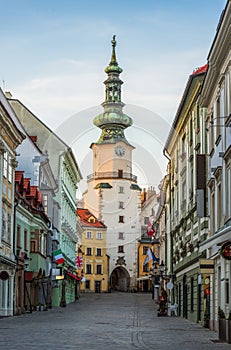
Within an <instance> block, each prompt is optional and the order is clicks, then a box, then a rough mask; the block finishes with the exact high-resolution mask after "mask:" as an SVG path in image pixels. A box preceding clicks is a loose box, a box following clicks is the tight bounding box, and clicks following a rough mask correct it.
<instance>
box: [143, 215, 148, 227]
mask: <svg viewBox="0 0 231 350" xmlns="http://www.w3.org/2000/svg"><path fill="white" fill-rule="evenodd" d="M148 221H149V217H148V216H145V218H144V225H148Z"/></svg>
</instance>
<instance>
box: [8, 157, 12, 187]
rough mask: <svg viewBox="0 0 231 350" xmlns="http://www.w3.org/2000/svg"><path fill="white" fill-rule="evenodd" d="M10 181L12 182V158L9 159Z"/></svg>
mask: <svg viewBox="0 0 231 350" xmlns="http://www.w3.org/2000/svg"><path fill="white" fill-rule="evenodd" d="M8 181H9V182H10V183H11V182H12V157H11V156H10V155H9V157H8Z"/></svg>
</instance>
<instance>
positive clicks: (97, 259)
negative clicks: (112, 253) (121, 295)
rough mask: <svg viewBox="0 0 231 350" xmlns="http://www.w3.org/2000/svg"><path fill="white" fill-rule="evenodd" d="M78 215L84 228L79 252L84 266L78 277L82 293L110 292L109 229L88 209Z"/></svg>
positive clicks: (79, 209)
mask: <svg viewBox="0 0 231 350" xmlns="http://www.w3.org/2000/svg"><path fill="white" fill-rule="evenodd" d="M77 215H78V222H79V225H80V226H81V227H82V241H81V247H79V250H78V252H79V253H78V254H79V258H80V259H82V266H79V268H78V275H80V274H81V277H82V282H81V284H80V291H84V292H95V293H101V292H108V290H109V288H110V287H109V286H110V284H109V277H108V257H107V254H106V233H107V227H106V226H105V225H104V224H103V223H102V222H101V221H100V220H97V218H96V217H95V216H94V215H93V214H92V213H91V212H90V211H89V210H88V209H83V208H78V209H77ZM80 265H81V264H80ZM79 270H80V271H79Z"/></svg>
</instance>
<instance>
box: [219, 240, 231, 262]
mask: <svg viewBox="0 0 231 350" xmlns="http://www.w3.org/2000/svg"><path fill="white" fill-rule="evenodd" d="M221 256H223V258H224V259H226V260H231V242H230V241H229V242H226V243H224V244H223V245H222V247H221Z"/></svg>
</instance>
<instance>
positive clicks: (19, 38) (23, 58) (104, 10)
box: [0, 0, 226, 181]
mask: <svg viewBox="0 0 231 350" xmlns="http://www.w3.org/2000/svg"><path fill="white" fill-rule="evenodd" d="M225 4H226V1H225V0H213V1H211V0H200V1H199V0H175V1H173V0H166V1H163V0H142V1H136V0H133V1H132V0H123V1H122V0H119V1H114V2H112V1H104V0H101V1H100V0H98V1H93V0H85V1H80V0H46V1H45V0H27V1H26V0H24V1H23V0H11V1H7V0H0V8H1V11H0V23H1V34H0V37H1V55H0V85H1V87H2V88H3V89H6V90H9V91H11V93H12V95H13V97H14V98H19V99H20V100H21V101H22V102H23V103H24V104H25V105H26V106H28V108H29V109H31V111H32V112H34V113H35V114H36V115H37V116H38V117H39V118H40V119H41V120H43V122H45V123H47V125H48V126H50V127H51V128H52V129H54V130H55V129H56V130H59V131H60V130H61V129H62V127H61V128H60V126H62V125H63V124H65V123H66V121H68V120H69V119H70V118H71V116H73V115H75V114H78V113H79V112H80V111H82V110H85V109H88V108H90V107H93V106H98V105H99V104H100V103H102V102H103V100H104V85H103V81H104V80H105V77H106V75H105V73H104V68H105V67H106V66H107V64H108V63H109V59H110V53H111V43H110V41H111V38H112V35H113V34H116V35H117V48H116V50H117V59H118V62H119V64H120V66H121V67H122V68H123V73H122V74H121V79H122V80H123V81H124V85H123V95H122V96H123V101H124V102H125V103H126V104H129V105H137V106H139V107H143V108H145V109H147V110H149V111H152V112H153V113H155V114H157V115H158V116H160V120H162V121H163V125H165V123H168V124H169V123H171V121H172V120H173V118H174V116H175V113H176V110H177V107H178V104H179V102H180V99H181V96H182V94H183V91H184V88H185V85H186V82H187V79H188V76H189V75H190V74H191V73H192V71H193V69H195V68H196V67H199V66H202V65H204V64H205V63H206V59H207V55H208V52H209V49H210V47H211V44H212V42H213V39H214V36H215V32H216V27H217V24H218V21H219V18H220V14H221V12H222V9H223V8H224V7H225ZM139 112H140V110H139ZM141 114H142V113H141ZM145 114H146V113H144V115H145ZM147 114H148V113H147ZM94 116H95V115H92V118H90V116H89V117H88V120H86V118H84V116H82V115H81V118H82V119H81V122H82V123H83V124H84V123H86V129H88V128H89V127H90V125H92V120H93V118H94ZM151 119H152V118H151ZM151 119H150V118H149V117H147V118H146V117H145V116H143V117H142V116H141V115H139V116H137V119H136V117H135V120H134V124H135V126H136V125H138V126H139V127H140V128H144V129H145V128H148V130H149V131H152V133H154V134H156V132H155V123H154V122H153V120H151ZM77 120H78V118H77ZM151 127H153V130H150V128H151ZM77 133H78V131H77ZM89 135H90V134H89ZM85 136H86V135H85ZM154 136H155V135H154ZM156 136H157V135H156ZM166 137H167V133H166ZM154 138H155V137H154ZM85 139H86V140H87V142H88V138H87V137H85ZM82 141H83V140H82ZM92 141H96V139H95V140H94V139H93V140H92ZM164 141H165V140H164V136H163V137H162V140H161V142H159V145H160V146H161V145H162V144H163V143H164ZM88 146H89V145H88ZM137 147H139V144H137ZM144 147H146V148H147V147H148V145H146V146H144ZM77 158H78V155H77ZM79 159H82V158H81V156H79ZM155 160H156V162H157V163H161V160H159V159H155ZM81 161H82V160H81ZM163 166H165V165H163ZM160 167H162V165H161V166H160ZM155 181H157V180H155Z"/></svg>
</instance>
